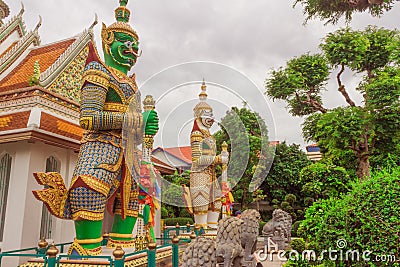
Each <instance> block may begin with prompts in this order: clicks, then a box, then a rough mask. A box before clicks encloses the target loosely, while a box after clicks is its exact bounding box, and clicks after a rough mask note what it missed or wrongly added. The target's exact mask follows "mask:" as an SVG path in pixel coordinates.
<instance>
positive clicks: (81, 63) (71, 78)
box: [49, 46, 89, 102]
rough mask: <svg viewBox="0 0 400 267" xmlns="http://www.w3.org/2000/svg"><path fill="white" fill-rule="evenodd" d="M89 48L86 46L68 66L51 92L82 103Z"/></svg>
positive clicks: (51, 86) (53, 85) (51, 88)
mask: <svg viewBox="0 0 400 267" xmlns="http://www.w3.org/2000/svg"><path fill="white" fill-rule="evenodd" d="M88 53H89V48H88V46H86V47H85V48H84V49H83V50H82V51H81V52H80V54H79V55H77V56H76V57H75V59H74V60H73V61H72V62H71V63H70V64H69V65H68V66H67V68H66V69H65V70H64V71H63V72H62V73H61V75H60V76H59V77H58V78H57V80H56V81H55V82H54V83H53V84H52V85H50V87H49V90H50V91H53V92H57V93H59V94H61V95H62V96H65V97H67V98H69V99H72V100H74V101H77V102H80V90H81V81H82V77H83V70H84V68H85V63H86V58H87V56H88Z"/></svg>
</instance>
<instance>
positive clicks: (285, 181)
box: [260, 142, 310, 204]
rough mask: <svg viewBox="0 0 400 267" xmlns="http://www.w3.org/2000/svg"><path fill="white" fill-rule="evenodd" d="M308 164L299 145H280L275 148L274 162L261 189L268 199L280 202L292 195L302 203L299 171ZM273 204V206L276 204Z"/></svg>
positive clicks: (284, 143)
mask: <svg viewBox="0 0 400 267" xmlns="http://www.w3.org/2000/svg"><path fill="white" fill-rule="evenodd" d="M308 164H310V161H309V160H308V159H307V155H306V153H305V152H304V151H302V150H301V149H300V147H299V145H296V144H291V145H287V144H286V142H283V143H280V144H278V145H277V146H276V147H275V153H274V161H273V163H272V166H271V169H270V171H269V173H268V176H267V178H266V179H265V181H264V182H263V184H262V185H261V187H260V188H261V189H262V190H263V191H264V193H265V194H266V195H267V196H268V199H269V200H270V201H272V200H273V199H276V200H278V202H277V203H280V202H282V201H283V200H284V199H285V197H286V196H287V195H288V194H293V195H294V196H295V197H296V199H297V200H298V201H300V202H302V199H303V195H302V194H301V185H300V184H299V178H300V171H301V170H302V169H303V168H304V167H306V166H307V165H308ZM277 203H274V204H277Z"/></svg>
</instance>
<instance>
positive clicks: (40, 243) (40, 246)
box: [38, 237, 49, 249]
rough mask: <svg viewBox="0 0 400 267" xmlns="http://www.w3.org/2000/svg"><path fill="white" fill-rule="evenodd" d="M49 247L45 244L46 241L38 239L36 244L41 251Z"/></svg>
mask: <svg viewBox="0 0 400 267" xmlns="http://www.w3.org/2000/svg"><path fill="white" fill-rule="evenodd" d="M48 245H49V243H47V241H46V239H44V238H43V237H42V239H40V241H39V243H38V247H39V248H41V249H44V248H47V246H48Z"/></svg>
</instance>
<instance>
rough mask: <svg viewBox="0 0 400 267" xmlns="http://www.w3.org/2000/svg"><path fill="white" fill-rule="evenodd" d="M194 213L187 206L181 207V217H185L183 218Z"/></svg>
mask: <svg viewBox="0 0 400 267" xmlns="http://www.w3.org/2000/svg"><path fill="white" fill-rule="evenodd" d="M191 216H192V215H191V214H190V213H189V211H188V210H187V209H186V208H181V210H180V212H179V217H183V218H189V217H191Z"/></svg>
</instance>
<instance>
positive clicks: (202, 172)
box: [190, 81, 228, 229]
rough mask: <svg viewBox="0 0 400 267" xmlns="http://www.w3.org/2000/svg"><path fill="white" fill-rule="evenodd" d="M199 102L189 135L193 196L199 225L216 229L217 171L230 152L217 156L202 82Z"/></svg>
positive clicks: (217, 213) (219, 189) (217, 202)
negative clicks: (216, 168)
mask: <svg viewBox="0 0 400 267" xmlns="http://www.w3.org/2000/svg"><path fill="white" fill-rule="evenodd" d="M201 90H202V92H201V93H200V95H199V98H200V102H199V103H198V104H197V105H196V106H195V108H194V116H195V121H194V125H193V129H192V132H191V135H190V144H191V147H192V169H191V173H190V195H191V206H192V207H193V213H194V220H195V223H196V225H198V226H200V227H204V228H207V226H208V228H214V229H215V228H217V224H218V217H219V214H220V211H221V197H222V193H221V188H220V186H219V183H218V180H217V178H216V174H215V167H216V165H217V164H227V163H228V152H227V151H223V152H222V153H221V154H220V155H216V142H215V139H214V137H213V136H212V135H211V134H210V130H209V129H210V127H211V126H212V124H213V123H214V118H213V113H212V108H211V106H210V105H209V104H207V102H206V100H207V93H206V85H205V82H204V81H203V84H202V86H201Z"/></svg>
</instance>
